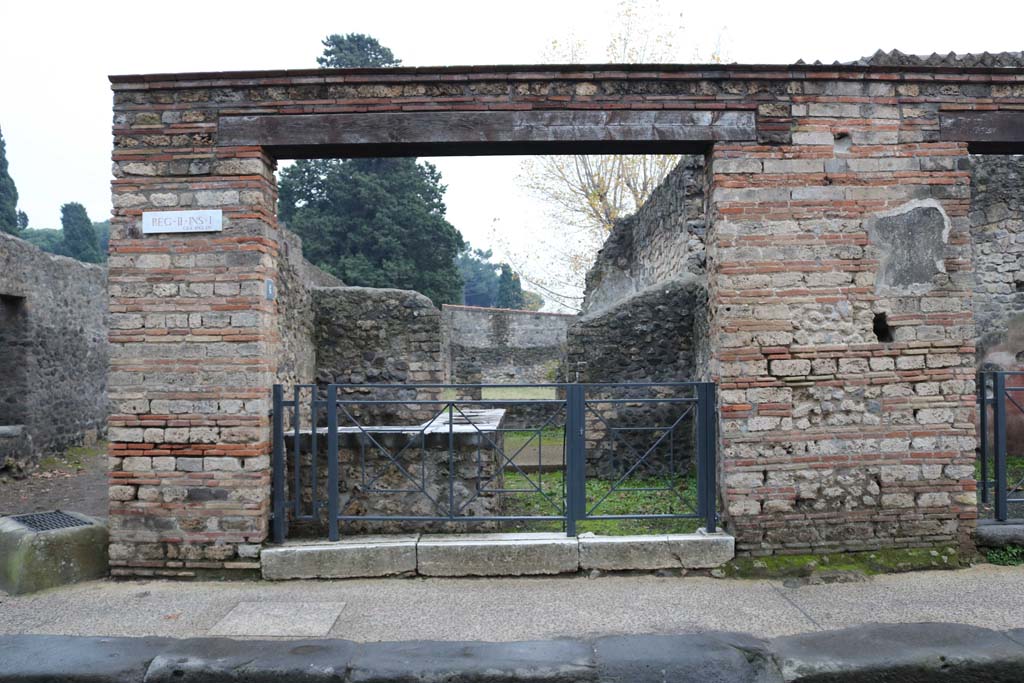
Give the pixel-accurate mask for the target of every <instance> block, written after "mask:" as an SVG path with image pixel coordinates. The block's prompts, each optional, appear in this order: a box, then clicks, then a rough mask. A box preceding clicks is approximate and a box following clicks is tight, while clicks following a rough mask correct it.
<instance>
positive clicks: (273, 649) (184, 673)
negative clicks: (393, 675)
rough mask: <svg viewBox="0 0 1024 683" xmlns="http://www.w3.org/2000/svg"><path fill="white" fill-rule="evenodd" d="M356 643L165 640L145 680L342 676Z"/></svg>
mask: <svg viewBox="0 0 1024 683" xmlns="http://www.w3.org/2000/svg"><path fill="white" fill-rule="evenodd" d="M358 649H359V646H358V645H357V644H355V643H353V642H351V641H347V640H326V639H318V640H287V641H281V640H269V641H267V640H262V641H261V640H229V639H227V638H191V639H187V640H177V641H170V643H169V645H168V646H166V647H164V648H163V650H162V651H161V652H160V653H159V654H158V655H157V656H156V657H154V658H153V661H152V663H151V664H150V665H149V667H148V668H147V669H146V677H145V683H179V682H182V683H222V682H223V681H251V682H252V683H273V682H275V681H294V682H295V683H319V682H321V681H323V682H326V681H341V680H346V678H345V675H346V670H347V668H348V666H349V662H350V661H351V660H352V657H353V656H354V655H355V653H356V652H357V651H358ZM0 680H2V679H0Z"/></svg>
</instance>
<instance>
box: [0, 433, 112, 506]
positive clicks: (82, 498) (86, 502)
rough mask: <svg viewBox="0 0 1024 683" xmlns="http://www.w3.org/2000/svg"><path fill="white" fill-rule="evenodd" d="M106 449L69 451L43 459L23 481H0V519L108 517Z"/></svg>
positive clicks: (75, 449)
mask: <svg viewBox="0 0 1024 683" xmlns="http://www.w3.org/2000/svg"><path fill="white" fill-rule="evenodd" d="M106 455H107V448H106V444H105V443H101V444H99V445H98V446H95V447H79V448H72V449H69V450H68V451H67V452H66V453H64V454H62V455H59V456H49V457H45V458H43V459H42V461H41V462H40V466H39V468H38V469H36V470H35V471H33V472H32V473H31V474H29V475H28V476H27V477H25V478H24V479H10V478H5V479H0V516H4V515H17V514H24V513H26V512H41V511H45V510H71V511H73V512H82V513H84V514H87V515H90V516H92V517H96V518H98V519H106V518H107V457H106Z"/></svg>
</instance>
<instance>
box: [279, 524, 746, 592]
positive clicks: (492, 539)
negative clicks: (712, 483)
mask: <svg viewBox="0 0 1024 683" xmlns="http://www.w3.org/2000/svg"><path fill="white" fill-rule="evenodd" d="M734 555H735V549H734V539H733V537H732V536H729V535H728V534H725V533H722V532H721V531H719V532H718V533H714V534H708V533H705V532H704V531H703V530H700V531H698V532H697V533H695V534H670V535H656V536H593V535H583V536H580V537H578V538H573V537H569V536H566V535H565V534H561V533H517V534H451V535H441V534H437V535H428V534H424V535H422V536H420V535H408V536H363V537H358V538H351V539H346V540H342V541H339V542H337V543H325V542H310V543H301V542H300V543H289V544H287V545H284V546H268V547H265V548H264V549H263V551H262V553H261V560H262V565H263V566H262V569H263V578H264V579H268V580H286V579H348V578H370V577H378V576H394V575H400V574H419V575H421V576H535V575H543V574H572V573H575V572H577V571H579V570H581V569H583V570H590V569H601V570H606V571H630V570H641V571H643V570H654V569H674V568H682V569H707V568H711V567H717V566H720V565H722V564H725V563H726V562H728V561H729V560H731V559H733V556H734Z"/></svg>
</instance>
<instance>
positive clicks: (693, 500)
mask: <svg viewBox="0 0 1024 683" xmlns="http://www.w3.org/2000/svg"><path fill="white" fill-rule="evenodd" d="M528 476H529V478H530V480H532V481H533V482H534V484H536V483H537V482H538V481H539V482H540V484H541V489H542V490H543V492H544V494H546V495H547V497H548V498H549V499H550V500H551V501H554V502H555V503H557V504H558V505H561V504H562V473H561V472H546V473H542V474H538V473H529V474H528ZM613 483H614V482H610V481H601V480H597V479H588V480H587V484H586V486H587V510H588V511H589V510H590V509H591V508H593V506H594V505H595V504H596V503H597V502H598V501H600V500H601V499H602V498H604V500H603V502H601V504H600V505H599V506H598V507H597V509H596V510H594V513H593V514H596V515H622V514H634V513H645V514H671V513H688V512H691V510H690V508H689V507H687V506H686V505H685V504H684V503H683V501H681V500H680V499H679V496H682V497H683V498H684V499H685V500H686V501H689V503H690V505H691V506H692V507H694V508H696V506H697V480H696V479H694V478H685V479H670V478H666V477H646V478H635V479H627V480H626V481H624V482H622V484H620V485H618V486H617V487H616V490H615V491H614V492H612V493H611V494H608V491H609V489H610V487H611V486H612V484H613ZM534 484H531V483H530V481H528V480H527V478H526V477H524V476H523V475H522V474H519V473H518V472H508V471H506V473H505V488H506V489H532V488H534ZM655 487H657V488H668V487H673V488H674V490H672V491H622V490H621V489H630V488H655ZM606 494H608V495H607V498H605V495H606ZM504 499H505V500H504V503H505V507H504V510H503V514H505V515H550V514H558V513H557V511H556V510H555V508H554V507H553V506H552V504H551V502H549V500H548V499H545V497H544V495H541V494H540V493H537V492H531V493H516V494H506V495H505V496H504ZM701 526H703V521H702V520H700V519H614V520H612V519H608V520H605V519H602V520H590V521H583V522H579V523H578V524H577V532H579V533H583V532H586V531H592V532H594V533H595V534H599V535H602V536H629V535H632V534H684V533H692V532H694V531H696V530H697V528H698V527H701ZM508 530H509V531H561V530H562V523H561V521H555V522H514V523H510V525H509V529H508Z"/></svg>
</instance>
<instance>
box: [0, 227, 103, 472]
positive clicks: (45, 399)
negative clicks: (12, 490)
mask: <svg viewBox="0 0 1024 683" xmlns="http://www.w3.org/2000/svg"><path fill="white" fill-rule="evenodd" d="M107 356H108V354H107V277H106V270H105V269H104V268H103V267H101V266H95V265H90V264H85V263H80V262H79V261H75V260H74V259H70V258H66V257H64V256H53V255H51V254H47V253H45V252H43V251H41V250H40V249H38V248H36V247H35V246H33V245H32V244H29V243H28V242H25V241H24V240H21V239H18V238H16V237H13V236H11V235H7V234H6V233H0V474H13V475H19V474H21V473H22V472H24V471H25V469H26V468H28V467H31V466H32V465H33V464H35V463H36V461H37V460H38V459H39V456H40V455H42V454H46V453H54V452H60V451H63V450H64V449H66V448H68V447H69V446H77V445H81V444H83V443H93V442H95V441H96V440H97V439H98V438H100V437H102V436H103V434H104V433H105V432H106V421H107V415H108V412H109V411H108V407H107V361H108V357H107Z"/></svg>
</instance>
